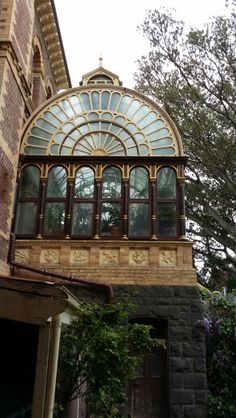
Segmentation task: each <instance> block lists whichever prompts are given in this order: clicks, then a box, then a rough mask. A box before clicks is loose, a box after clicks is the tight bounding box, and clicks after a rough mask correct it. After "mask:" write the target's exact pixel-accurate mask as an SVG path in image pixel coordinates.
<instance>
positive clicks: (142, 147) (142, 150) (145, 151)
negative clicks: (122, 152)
mask: <svg viewBox="0 0 236 418" xmlns="http://www.w3.org/2000/svg"><path fill="white" fill-rule="evenodd" d="M139 151H140V155H147V154H148V153H149V148H148V146H147V145H139Z"/></svg>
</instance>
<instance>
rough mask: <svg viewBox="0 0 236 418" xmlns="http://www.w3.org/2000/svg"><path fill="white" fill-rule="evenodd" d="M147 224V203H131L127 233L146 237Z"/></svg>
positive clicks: (147, 232) (147, 233) (147, 231)
mask: <svg viewBox="0 0 236 418" xmlns="http://www.w3.org/2000/svg"><path fill="white" fill-rule="evenodd" d="M149 224H150V221H149V204H148V203H131V204H130V208H129V234H130V235H131V236H133V237H148V236H149Z"/></svg>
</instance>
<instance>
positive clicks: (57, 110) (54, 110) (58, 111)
mask: <svg viewBox="0 0 236 418" xmlns="http://www.w3.org/2000/svg"><path fill="white" fill-rule="evenodd" d="M50 111H51V112H52V113H53V114H54V115H55V116H56V117H57V118H58V119H59V120H60V121H62V122H64V121H66V120H67V119H68V118H67V116H66V115H65V113H64V112H63V111H62V109H61V108H60V107H59V106H58V105H54V106H52V107H51V108H50Z"/></svg>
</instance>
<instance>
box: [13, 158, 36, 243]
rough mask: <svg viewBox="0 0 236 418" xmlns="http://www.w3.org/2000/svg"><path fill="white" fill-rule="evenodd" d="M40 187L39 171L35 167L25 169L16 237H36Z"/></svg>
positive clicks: (18, 207) (22, 177) (21, 183)
mask: <svg viewBox="0 0 236 418" xmlns="http://www.w3.org/2000/svg"><path fill="white" fill-rule="evenodd" d="M39 186H40V172H39V169H38V168H37V167H35V166H33V165H29V166H27V167H25V168H24V169H23V170H22V172H21V179H20V186H19V199H18V206H17V213H16V223H15V234H16V235H30V236H33V235H35V232H36V221H37V208H38V196H39Z"/></svg>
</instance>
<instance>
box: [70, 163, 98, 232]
mask: <svg viewBox="0 0 236 418" xmlns="http://www.w3.org/2000/svg"><path fill="white" fill-rule="evenodd" d="M93 223H94V172H93V170H92V169H91V168H90V167H81V168H79V169H78V170H77V172H76V177H75V187H74V205H73V214H72V230H71V232H72V235H84V236H91V235H92V234H93Z"/></svg>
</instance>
